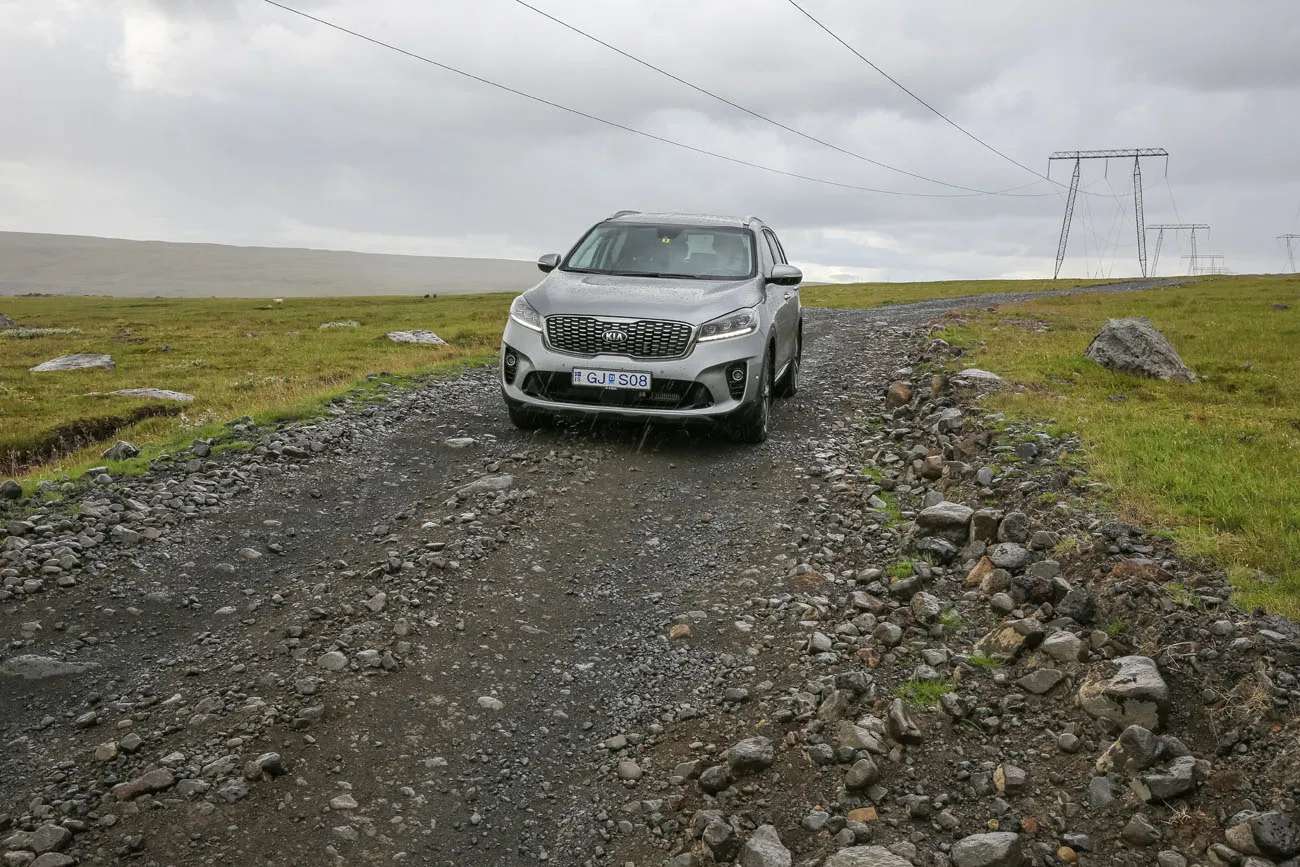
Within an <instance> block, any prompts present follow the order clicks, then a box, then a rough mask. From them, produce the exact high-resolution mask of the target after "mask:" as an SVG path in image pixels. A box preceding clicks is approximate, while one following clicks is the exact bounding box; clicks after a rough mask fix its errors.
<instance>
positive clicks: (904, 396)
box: [885, 382, 912, 409]
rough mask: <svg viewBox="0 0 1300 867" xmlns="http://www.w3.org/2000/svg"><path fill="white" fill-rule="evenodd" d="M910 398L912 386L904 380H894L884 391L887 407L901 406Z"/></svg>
mask: <svg viewBox="0 0 1300 867" xmlns="http://www.w3.org/2000/svg"><path fill="white" fill-rule="evenodd" d="M911 400H912V386H910V385H908V384H907V383H906V382H895V383H893V384H892V385H890V386H889V390H888V391H886V392H885V406H886V407H887V408H889V409H893V408H895V407H899V406H903V405H904V404H906V403H908V402H910V401H911Z"/></svg>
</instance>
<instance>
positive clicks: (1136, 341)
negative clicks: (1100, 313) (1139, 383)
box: [1083, 317, 1196, 382]
mask: <svg viewBox="0 0 1300 867" xmlns="http://www.w3.org/2000/svg"><path fill="white" fill-rule="evenodd" d="M1083 357H1084V358H1088V359H1091V360H1092V361H1095V362H1097V363H1098V364H1100V365H1101V366H1102V367H1104V368H1106V369H1107V370H1114V371H1117V372H1119V373H1128V374H1132V375H1134V376H1145V377H1149V378H1151V379H1163V380H1177V381H1179V382H1194V381H1195V380H1196V374H1195V373H1193V372H1192V371H1191V369H1190V368H1188V366H1187V365H1186V364H1184V363H1183V360H1182V359H1181V358H1180V357H1179V356H1178V352H1177V350H1175V349H1174V347H1173V345H1172V344H1170V342H1169V341H1168V340H1167V339H1165V336H1164V335H1163V334H1161V333H1160V332H1159V331H1157V330H1156V328H1155V326H1154V325H1152V324H1151V320H1149V319H1147V318H1146V317H1128V318H1124V319H1110V320H1107V322H1106V324H1105V325H1104V326H1103V327H1102V329H1101V332H1100V333H1099V334H1098V335H1097V336H1096V337H1094V338H1093V339H1092V342H1091V343H1089V344H1088V348H1087V349H1086V350H1084V353H1083Z"/></svg>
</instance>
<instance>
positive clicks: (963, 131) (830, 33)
mask: <svg viewBox="0 0 1300 867" xmlns="http://www.w3.org/2000/svg"><path fill="white" fill-rule="evenodd" d="M786 2H787V3H789V4H790V5H791V6H793V7H794V8H795V9H798V10H799V11H800V12H801V13H803V15H804V17H805V18H807V19H808V20H809V21H811V22H812V23H813V24H816V25H817V26H818V27H820V28H821V29H822V30H824V31H826V34H827V35H828V36H830V37H831V38H832V39H834V40H835V41H836V42H838V43H839V44H840V45H843V46H844V47H845V48H847V49H848V50H849V51H851V52H853V54H854V55H855V56H856V57H857V58H858V59H859V60H861V61H862V62H863V63H865V64H866V65H867V66H870V67H871V68H872V69H874V70H875V71H876V72H878V73H880V74H881V75H883V76H884V77H885V78H886V79H888V80H889V82H890V83H891V84H893V85H894V86H895V87H897V88H898V89H899V90H901V91H903V93H906V94H907V95H908V96H910V97H912V99H914V100H916V101H917V102H919V103H920V104H921V105H923V106H925V107H926V108H927V109H929V110H930V111H931V112H933V113H934V114H935V116H937V117H938V118H940V119H941V120H942V121H943V122H944V123H946V124H948V125H949V126H951V127H952V128H953V129H955V130H957V131H958V132H960V133H961V134H962V135H964V136H966V137H967V138H968V139H970V140H971V141H973V142H975V143H977V144H978V145H980V147H983V148H985V149H986V150H989V151H992V152H993V153H995V154H997V155H998V156H1000V157H1002V159H1004V160H1006V161H1007V162H1009V163H1011V164H1012V165H1014V166H1018V167H1019V168H1022V169H1024V170H1025V171H1027V172H1029V173H1030V174H1031V175H1034V176H1035V177H1037V178H1041V179H1042V180H1045V181H1048V182H1050V183H1053V184H1056V185H1057V186H1058V187H1063V186H1065V185H1064V184H1062V183H1061V182H1060V181H1054V180H1052V179H1051V178H1050V177H1048V176H1047V175H1045V174H1043V173H1042V172H1037V171H1034V170H1033V169H1031V168H1030V167H1029V166H1027V165H1025V164H1024V163H1022V162H1020V161H1019V160H1016V159H1014V158H1013V157H1010V156H1007V155H1006V154H1005V153H1003V152H1002V151H1000V150H998V149H997V148H995V147H994V146H993V145H991V144H989V143H988V142H986V141H984V139H982V138H980V137H979V136H977V135H975V133H973V132H971V131H970V130H968V129H966V128H965V127H963V126H962V125H961V124H959V123H957V122H956V121H955V120H953V119H952V118H950V117H948V116H947V115H946V114H944V113H943V112H941V111H939V109H937V108H935V107H934V106H932V105H930V103H928V102H926V101H925V100H924V99H921V97H919V96H917V95H916V94H915V93H913V92H912V91H910V90H908V89H907V88H906V87H905V86H904V85H903V83H902V82H900V81H899V80H898V79H896V78H894V76H892V75H890V74H889V73H888V72H885V70H883V69H881V68H880V67H879V66H877V65H876V64H874V63H872V62H871V61H870V60H869V59H867V57H866V56H865V55H863V54H862V53H861V52H860V51H858V50H857V49H856V48H854V47H853V46H852V45H849V44H848V43H847V42H845V41H844V40H843V39H841V38H840V37H839V35H838V34H836V33H835V31H834V30H831V29H830V28H829V27H827V26H826V25H825V24H823V23H822V22H821V21H819V20H818V19H817V18H816V17H815V16H814V15H813V14H812V13H811V12H809V11H808V10H807V9H805V8H803V7H802V6H800V5H799V3H798V2H797V0H786ZM1094 195H1095V194H1094Z"/></svg>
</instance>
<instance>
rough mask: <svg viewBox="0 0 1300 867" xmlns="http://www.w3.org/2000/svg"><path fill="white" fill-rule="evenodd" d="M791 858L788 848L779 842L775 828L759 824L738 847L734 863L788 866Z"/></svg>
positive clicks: (746, 866)
mask: <svg viewBox="0 0 1300 867" xmlns="http://www.w3.org/2000/svg"><path fill="white" fill-rule="evenodd" d="M793 860H794V859H793V858H792V857H791V855H790V850H789V849H787V848H785V846H784V845H783V844H782V843H781V837H780V835H778V834H777V833H776V828H774V827H772V826H771V825H759V826H758V827H757V828H755V829H754V833H752V834H750V835H749V839H747V840H745V844H744V845H743V846H741V847H740V855H739V856H738V857H737V859H736V863H737V864H739V865H740V867H790V865H791V864H792V863H793Z"/></svg>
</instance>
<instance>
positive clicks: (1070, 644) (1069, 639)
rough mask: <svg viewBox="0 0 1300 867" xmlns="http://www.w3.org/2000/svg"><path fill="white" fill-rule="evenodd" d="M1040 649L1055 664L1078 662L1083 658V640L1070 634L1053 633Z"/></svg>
mask: <svg viewBox="0 0 1300 867" xmlns="http://www.w3.org/2000/svg"><path fill="white" fill-rule="evenodd" d="M1040 649H1041V650H1042V651H1043V653H1045V654H1047V655H1048V656H1050V657H1051V658H1052V659H1055V660H1056V661H1057V662H1078V661H1079V660H1080V659H1082V658H1083V651H1084V646H1083V639H1082V638H1080V637H1079V636H1077V635H1075V634H1074V633H1072V632H1053V633H1052V634H1051V635H1049V636H1047V637H1046V638H1044V639H1043V643H1042V645H1041V648H1040Z"/></svg>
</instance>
